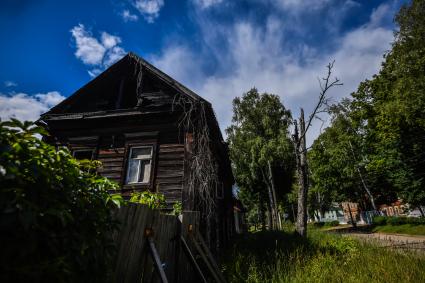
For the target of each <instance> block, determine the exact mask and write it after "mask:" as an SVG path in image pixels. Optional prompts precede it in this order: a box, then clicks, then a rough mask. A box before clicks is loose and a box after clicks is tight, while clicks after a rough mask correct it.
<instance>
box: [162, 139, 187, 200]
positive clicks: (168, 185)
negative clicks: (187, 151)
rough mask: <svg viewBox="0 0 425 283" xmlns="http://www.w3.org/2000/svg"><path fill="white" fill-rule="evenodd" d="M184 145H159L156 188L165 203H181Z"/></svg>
mask: <svg viewBox="0 0 425 283" xmlns="http://www.w3.org/2000/svg"><path fill="white" fill-rule="evenodd" d="M183 164H184V145H182V144H160V145H159V152H158V160H157V166H156V169H157V172H156V180H155V181H156V188H158V190H159V192H161V193H163V194H164V195H165V198H166V200H167V202H176V201H181V198H182V189H183V178H184V168H183Z"/></svg>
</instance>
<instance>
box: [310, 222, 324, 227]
mask: <svg viewBox="0 0 425 283" xmlns="http://www.w3.org/2000/svg"><path fill="white" fill-rule="evenodd" d="M313 226H314V227H317V228H320V227H323V226H325V222H313Z"/></svg>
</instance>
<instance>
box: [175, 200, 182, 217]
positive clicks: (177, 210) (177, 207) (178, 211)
mask: <svg viewBox="0 0 425 283" xmlns="http://www.w3.org/2000/svg"><path fill="white" fill-rule="evenodd" d="M182 211H183V206H182V203H181V201H178V202H176V203H175V204H174V205H173V215H176V216H179V215H180V214H182Z"/></svg>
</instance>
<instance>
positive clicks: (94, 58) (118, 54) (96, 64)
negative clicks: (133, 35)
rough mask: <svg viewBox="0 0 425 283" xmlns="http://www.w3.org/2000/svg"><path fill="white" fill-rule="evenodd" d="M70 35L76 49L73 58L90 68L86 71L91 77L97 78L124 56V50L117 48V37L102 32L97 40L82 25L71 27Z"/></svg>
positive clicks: (118, 41) (118, 40)
mask: <svg viewBox="0 0 425 283" xmlns="http://www.w3.org/2000/svg"><path fill="white" fill-rule="evenodd" d="M71 34H72V36H73V38H74V40H75V43H76V48H77V50H76V51H75V57H77V58H78V59H80V60H81V61H82V62H83V63H84V64H86V65H89V66H91V67H92V69H90V70H88V73H89V75H90V76H91V77H94V76H97V75H98V74H100V73H101V72H102V71H103V70H104V69H105V68H107V67H109V66H110V65H112V64H113V63H115V62H116V61H118V60H119V59H121V58H122V57H123V56H124V55H125V54H126V52H125V50H124V49H123V48H122V47H121V46H119V44H120V43H121V38H120V37H118V36H115V35H111V34H109V33H107V32H102V33H101V35H100V39H97V38H96V37H94V36H93V34H92V33H91V32H89V31H87V30H86V28H85V26H84V25H83V24H79V25H77V26H75V27H73V28H72V29H71Z"/></svg>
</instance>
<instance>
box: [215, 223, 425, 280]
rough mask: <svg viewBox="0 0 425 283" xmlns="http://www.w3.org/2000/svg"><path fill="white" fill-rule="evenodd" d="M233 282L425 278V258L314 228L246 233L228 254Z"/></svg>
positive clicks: (227, 265) (229, 276) (227, 269)
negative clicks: (304, 235)
mask: <svg viewBox="0 0 425 283" xmlns="http://www.w3.org/2000/svg"><path fill="white" fill-rule="evenodd" d="M223 271H224V273H225V275H226V277H227V279H228V281H229V282H344V283H347V282H425V256H424V255H420V254H417V253H412V254H407V253H400V252H395V251H391V250H387V249H384V248H380V247H376V246H372V245H368V244H366V243H360V242H358V241H356V240H354V239H352V238H348V237H341V236H339V235H334V234H328V233H325V232H323V231H319V230H317V229H312V230H310V231H309V237H308V239H306V240H304V239H301V238H300V237H298V236H296V235H294V234H293V233H291V232H288V233H286V232H255V233H248V234H246V235H243V236H242V237H241V238H239V239H237V240H236V241H235V243H234V246H233V249H232V250H231V251H229V253H228V254H227V255H226V257H225V261H224V264H223Z"/></svg>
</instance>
